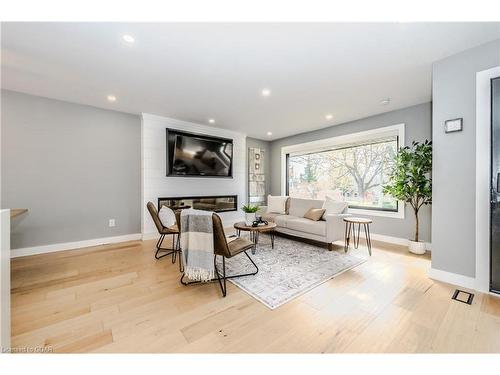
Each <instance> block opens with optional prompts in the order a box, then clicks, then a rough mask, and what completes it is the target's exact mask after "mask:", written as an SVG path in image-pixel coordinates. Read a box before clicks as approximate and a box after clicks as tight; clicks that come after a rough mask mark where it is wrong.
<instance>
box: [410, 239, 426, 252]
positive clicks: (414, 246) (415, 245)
mask: <svg viewBox="0 0 500 375" xmlns="http://www.w3.org/2000/svg"><path fill="white" fill-rule="evenodd" d="M408 250H409V251H410V253H413V254H418V255H422V254H425V242H422V241H418V242H417V241H411V240H409V241H408Z"/></svg>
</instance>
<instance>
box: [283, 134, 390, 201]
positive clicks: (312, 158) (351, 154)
mask: <svg viewBox="0 0 500 375" xmlns="http://www.w3.org/2000/svg"><path fill="white" fill-rule="evenodd" d="M397 148H398V141H397V137H395V136H394V137H390V138H384V139H378V140H372V141H370V142H363V143H357V144H349V145H344V146H342V147H338V148H336V149H332V150H327V151H321V152H315V153H308V154H303V155H290V156H289V157H288V166H287V168H288V194H289V195H290V196H292V197H298V198H312V199H324V198H325V197H326V195H329V196H331V197H333V198H334V199H338V200H342V201H346V202H348V203H349V207H352V208H365V209H377V210H385V211H397V209H398V206H397V200H395V199H394V198H392V197H391V196H388V195H384V193H383V188H382V186H383V185H384V184H385V183H386V182H387V181H388V176H389V174H390V171H391V167H392V164H393V160H394V155H395V154H396V151H397Z"/></svg>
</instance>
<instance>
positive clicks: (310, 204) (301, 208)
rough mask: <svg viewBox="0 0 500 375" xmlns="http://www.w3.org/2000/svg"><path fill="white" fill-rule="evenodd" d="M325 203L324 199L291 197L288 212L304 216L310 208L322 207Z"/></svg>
mask: <svg viewBox="0 0 500 375" xmlns="http://www.w3.org/2000/svg"><path fill="white" fill-rule="evenodd" d="M323 203H324V201H323V200H319V199H303V198H290V208H289V209H288V213H289V214H290V215H292V216H297V217H304V215H305V214H306V212H307V211H308V210H309V209H310V208H322V207H323Z"/></svg>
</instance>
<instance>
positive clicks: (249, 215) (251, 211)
mask: <svg viewBox="0 0 500 375" xmlns="http://www.w3.org/2000/svg"><path fill="white" fill-rule="evenodd" d="M241 209H242V210H243V212H245V224H246V225H248V226H250V225H252V224H253V222H254V221H255V219H256V215H255V213H256V212H257V211H258V210H259V206H252V205H251V204H246V205H244V206H243V207H241Z"/></svg>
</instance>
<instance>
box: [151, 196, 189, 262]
mask: <svg viewBox="0 0 500 375" xmlns="http://www.w3.org/2000/svg"><path fill="white" fill-rule="evenodd" d="M147 208H148V211H149V213H150V214H151V217H152V219H153V221H154V223H155V225H156V229H158V233H159V234H160V238H159V239H158V242H156V253H155V258H156V259H160V258H163V257H165V256H167V255H172V263H175V261H176V258H177V253H179V255H180V251H181V249H180V246H179V244H180V241H179V228H178V226H177V225H172V226H170V227H165V226H163V224H162V222H161V220H160V218H159V216H158V210H157V209H156V207H155V205H154V204H153V203H152V202H148V204H147ZM168 235H172V248H164V247H161V245H162V244H163V240H164V239H165V236H168ZM161 252H165V254H162V255H158V254H159V253H161ZM181 263H182V261H181V257H180V256H179V269H181V268H182V264H181Z"/></svg>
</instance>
